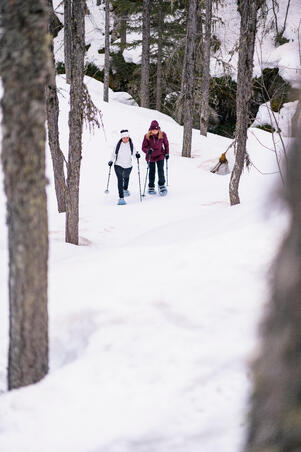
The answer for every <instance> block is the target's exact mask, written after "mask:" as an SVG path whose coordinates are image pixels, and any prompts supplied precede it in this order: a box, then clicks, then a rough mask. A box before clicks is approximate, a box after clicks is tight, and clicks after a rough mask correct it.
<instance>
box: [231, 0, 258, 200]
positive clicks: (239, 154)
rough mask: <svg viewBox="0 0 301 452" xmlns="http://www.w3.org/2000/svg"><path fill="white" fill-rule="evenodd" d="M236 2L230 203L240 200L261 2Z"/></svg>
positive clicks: (253, 0)
mask: <svg viewBox="0 0 301 452" xmlns="http://www.w3.org/2000/svg"><path fill="white" fill-rule="evenodd" d="M237 3H238V10H239V13H240V16H241V21H240V39H239V57H238V75H237V97H236V114H237V122H236V130H235V139H236V147H235V163H234V168H233V171H232V173H231V179H230V186H229V194H230V203H231V205H232V206H233V205H235V204H239V203H240V199H239V194H238V186H239V181H240V176H241V174H242V170H243V166H244V162H245V156H246V142H247V131H248V125H249V105H250V99H251V95H252V74H253V58H254V45H255V36H256V25H257V11H258V8H259V7H260V5H261V3H262V1H261V0H238V1H237Z"/></svg>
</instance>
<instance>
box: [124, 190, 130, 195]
mask: <svg viewBox="0 0 301 452" xmlns="http://www.w3.org/2000/svg"><path fill="white" fill-rule="evenodd" d="M123 194H124V196H130V194H131V193H130V192H129V191H128V190H123Z"/></svg>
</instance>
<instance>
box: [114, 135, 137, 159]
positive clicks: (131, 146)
mask: <svg viewBox="0 0 301 452" xmlns="http://www.w3.org/2000/svg"><path fill="white" fill-rule="evenodd" d="M121 143H122V138H121V139H120V140H119V141H118V143H117V146H116V149H115V155H116V159H117V157H118V152H119V148H120V145H121ZM129 143H130V148H131V154H132V155H133V151H134V145H133V142H132V139H131V138H130V139H129Z"/></svg>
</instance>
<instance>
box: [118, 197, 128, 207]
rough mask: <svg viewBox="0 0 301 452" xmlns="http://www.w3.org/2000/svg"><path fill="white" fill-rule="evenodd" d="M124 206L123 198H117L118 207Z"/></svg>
mask: <svg viewBox="0 0 301 452" xmlns="http://www.w3.org/2000/svg"><path fill="white" fill-rule="evenodd" d="M125 204H126V202H125V200H124V199H123V198H119V199H118V202H117V205H118V206H124V205H125Z"/></svg>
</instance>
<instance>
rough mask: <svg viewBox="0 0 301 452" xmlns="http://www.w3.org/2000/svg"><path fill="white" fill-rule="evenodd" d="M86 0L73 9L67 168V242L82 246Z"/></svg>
mask: <svg viewBox="0 0 301 452" xmlns="http://www.w3.org/2000/svg"><path fill="white" fill-rule="evenodd" d="M84 56H85V0H76V1H74V2H73V6H72V54H71V86H70V113H69V129H70V130H69V133H70V136H69V153H68V166H67V196H66V242H68V243H73V244H74V245H78V224H79V181H80V165H81V158H82V130H83V78H84Z"/></svg>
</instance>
